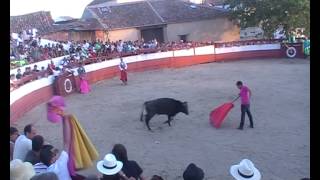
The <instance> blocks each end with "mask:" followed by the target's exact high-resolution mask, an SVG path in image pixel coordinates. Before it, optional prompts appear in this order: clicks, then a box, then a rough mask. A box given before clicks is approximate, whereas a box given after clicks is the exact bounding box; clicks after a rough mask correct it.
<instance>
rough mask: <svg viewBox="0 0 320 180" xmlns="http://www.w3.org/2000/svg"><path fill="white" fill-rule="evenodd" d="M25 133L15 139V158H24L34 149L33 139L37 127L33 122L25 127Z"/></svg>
mask: <svg viewBox="0 0 320 180" xmlns="http://www.w3.org/2000/svg"><path fill="white" fill-rule="evenodd" d="M24 134H25V135H19V134H18V135H17V138H16V139H15V141H14V150H13V159H20V160H24V159H25V157H26V155H27V153H28V152H29V151H30V150H31V149H32V141H31V139H32V138H33V136H34V135H35V129H34V127H33V126H32V125H31V124H28V125H27V126H26V127H25V128H24Z"/></svg>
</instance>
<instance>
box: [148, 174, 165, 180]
mask: <svg viewBox="0 0 320 180" xmlns="http://www.w3.org/2000/svg"><path fill="white" fill-rule="evenodd" d="M150 180H163V178H162V177H161V176H158V175H153V176H152V178H151V179H150Z"/></svg>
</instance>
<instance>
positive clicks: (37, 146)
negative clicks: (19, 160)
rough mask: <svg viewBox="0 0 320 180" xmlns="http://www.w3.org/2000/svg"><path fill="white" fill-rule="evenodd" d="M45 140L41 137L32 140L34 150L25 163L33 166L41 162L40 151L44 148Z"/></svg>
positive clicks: (28, 154) (27, 156)
mask: <svg viewBox="0 0 320 180" xmlns="http://www.w3.org/2000/svg"><path fill="white" fill-rule="evenodd" d="M43 142H44V139H43V137H42V136H40V135H36V136H34V137H33V138H32V150H30V151H29V152H28V153H27V155H26V158H25V160H24V161H26V162H30V163H31V164H32V165H35V164H36V163H39V162H40V150H41V148H42V146H43Z"/></svg>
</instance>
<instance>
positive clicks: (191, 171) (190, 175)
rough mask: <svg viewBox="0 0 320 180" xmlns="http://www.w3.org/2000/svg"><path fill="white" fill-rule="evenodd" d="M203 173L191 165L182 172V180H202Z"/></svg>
mask: <svg viewBox="0 0 320 180" xmlns="http://www.w3.org/2000/svg"><path fill="white" fill-rule="evenodd" d="M203 178H204V172H203V170H202V169H201V168H199V167H197V166H196V165H195V164H193V163H191V164H189V165H188V167H187V169H186V170H185V171H184V172H183V180H203Z"/></svg>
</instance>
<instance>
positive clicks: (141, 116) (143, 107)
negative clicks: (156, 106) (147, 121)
mask: <svg viewBox="0 0 320 180" xmlns="http://www.w3.org/2000/svg"><path fill="white" fill-rule="evenodd" d="M145 114H146V103H143V105H142V111H141V115H140V121H143V116H144V115H145Z"/></svg>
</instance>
